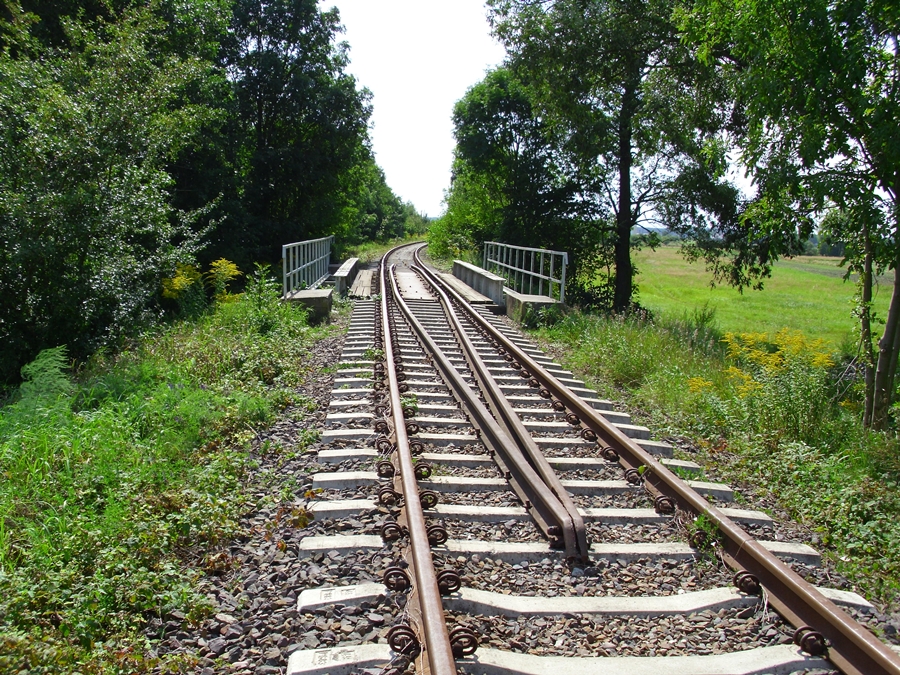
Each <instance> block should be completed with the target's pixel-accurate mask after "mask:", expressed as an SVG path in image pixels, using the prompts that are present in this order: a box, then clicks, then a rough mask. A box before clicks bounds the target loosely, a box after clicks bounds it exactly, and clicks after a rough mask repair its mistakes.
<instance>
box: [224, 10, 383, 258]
mask: <svg viewBox="0 0 900 675" xmlns="http://www.w3.org/2000/svg"><path fill="white" fill-rule="evenodd" d="M339 29H340V20H339V15H338V13H337V10H331V11H327V12H323V11H321V10H320V9H319V7H318V3H317V2H316V0H266V1H264V2H260V1H259V0H236V1H235V3H234V18H233V22H232V26H231V30H230V32H229V38H228V41H227V43H226V47H225V50H224V53H225V61H224V64H225V67H226V70H227V73H228V78H229V80H230V81H231V82H233V84H234V89H235V100H236V117H237V126H238V134H237V140H238V142H239V144H240V145H239V146H238V148H237V153H238V154H237V157H236V158H235V163H236V165H237V168H238V172H239V182H240V184H239V191H240V193H241V207H242V210H243V213H242V214H240V215H232V216H231V217H232V218H234V219H236V220H238V221H239V222H238V223H235V224H234V225H233V226H232V227H233V228H234V227H238V228H240V229H242V230H243V233H242V234H243V239H244V248H245V251H244V253H245V255H247V256H249V257H250V258H251V259H271V258H275V257H277V256H278V255H280V250H281V245H282V244H285V243H288V242H291V241H297V240H299V239H305V238H309V237H313V236H321V235H324V234H334V233H335V232H336V231H338V232H340V230H341V229H342V228H343V229H345V228H347V227H348V226H349V223H347V221H346V220H345V219H344V217H343V215H344V209H345V207H346V206H347V204H348V202H347V199H348V195H347V194H346V193H345V192H344V191H343V189H342V188H343V186H344V183H345V174H346V173H347V172H349V171H351V170H352V169H353V167H355V166H357V165H358V164H360V163H364V162H366V161H367V160H368V159H369V150H368V148H367V147H366V144H367V139H368V120H369V116H370V113H371V108H370V105H369V103H368V101H369V94H368V92H366V91H359V90H358V89H357V88H356V81H355V79H354V78H353V77H352V76H350V75H348V74H347V73H346V72H345V71H344V69H345V67H346V65H347V54H346V46H344V45H339V44H337V43H336V42H335V37H336V35H337V33H338V31H339ZM220 236H221V235H220Z"/></svg>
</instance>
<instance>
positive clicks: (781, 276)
mask: <svg viewBox="0 0 900 675" xmlns="http://www.w3.org/2000/svg"><path fill="white" fill-rule="evenodd" d="M634 257H635V263H636V265H637V268H638V277H637V285H638V288H639V296H638V301H639V302H640V304H641V305H642V306H644V307H646V308H647V309H649V310H651V311H653V312H662V313H665V314H667V315H670V316H679V315H682V314H690V313H692V312H694V311H695V310H698V309H702V308H704V307H708V308H709V309H711V310H714V311H715V323H716V325H717V326H718V328H720V329H721V330H722V331H724V332H765V333H769V334H774V333H776V332H777V331H778V330H780V329H782V328H791V329H796V330H800V331H802V332H803V333H804V334H806V335H807V336H808V337H810V338H822V339H823V340H825V341H826V342H828V343H829V344H830V345H831V347H832V348H834V349H839V348H844V349H852V348H853V345H854V337H853V336H854V332H853V331H854V327H855V320H854V318H853V316H852V314H851V312H852V308H853V296H854V293H855V292H856V286H855V285H854V284H853V282H852V281H844V279H843V274H844V270H843V268H841V267H839V266H838V263H839V261H840V259H839V258H826V257H807V256H802V257H797V258H792V259H790V260H781V261H779V262H778V263H777V264H776V265H775V268H774V269H773V271H772V277H771V278H770V279H766V280H765V284H764V289H763V290H762V291H754V290H745V291H744V292H743V294H741V293H739V292H738V291H737V290H736V289H734V288H731V287H727V286H717V287H716V288H710V280H711V279H712V274H711V273H710V272H707V271H706V269H705V266H704V265H703V263H702V262H697V263H693V264H691V263H689V262H687V261H686V260H685V259H684V257H683V256H682V255H681V253H680V252H679V247H678V246H675V245H670V246H662V247H660V248H658V249H657V250H656V251H650V250H643V251H639V252H638V253H636V254H635V256H634ZM889 281H890V280H889V279H882V280H881V283H880V284H879V286H877V287H876V292H875V310H876V312H877V315H878V316H881V317H884V316H885V314H886V313H887V306H888V302H889V300H890V287H889V286H888V285H887V284H888V283H889Z"/></svg>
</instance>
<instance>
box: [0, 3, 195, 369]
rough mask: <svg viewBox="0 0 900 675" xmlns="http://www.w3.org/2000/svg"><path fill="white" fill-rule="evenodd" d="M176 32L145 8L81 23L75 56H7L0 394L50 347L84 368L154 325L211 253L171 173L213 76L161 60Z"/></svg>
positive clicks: (2, 57) (72, 31) (1, 108)
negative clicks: (161, 44) (158, 307)
mask: <svg viewBox="0 0 900 675" xmlns="http://www.w3.org/2000/svg"><path fill="white" fill-rule="evenodd" d="M163 28H164V27H163V26H162V25H161V24H160V23H159V21H158V18H157V17H155V16H154V15H153V14H152V12H151V11H150V10H148V9H140V10H135V11H133V12H129V13H127V14H126V15H125V16H124V17H123V18H122V19H121V20H120V21H118V22H116V23H103V22H101V23H99V24H97V25H94V26H92V27H90V28H87V27H85V26H83V25H81V24H69V26H68V27H67V30H68V31H69V33H68V42H69V44H70V45H71V51H58V50H49V51H45V50H41V51H39V52H38V53H37V54H29V53H28V50H29V49H30V48H31V47H30V46H29V45H32V46H33V43H31V41H30V39H29V36H28V35H20V36H18V37H19V42H17V47H18V49H15V50H12V49H8V50H4V51H3V52H0V118H2V119H3V124H2V126H0V288H3V293H2V294H0V342H2V344H3V349H2V351H0V381H9V380H15V379H16V378H17V376H18V370H19V367H20V366H21V365H22V364H23V363H25V362H27V361H29V360H30V359H31V358H33V357H34V356H35V355H36V354H37V353H38V352H39V351H40V350H41V349H43V348H45V347H53V346H57V345H59V344H62V343H68V345H69V347H70V353H71V354H72V355H73V356H76V357H83V356H85V355H87V354H89V353H90V352H91V351H92V350H93V349H94V348H96V347H97V346H98V345H100V344H104V343H108V342H110V341H114V340H115V339H116V338H118V337H120V336H122V335H124V334H126V333H128V332H129V331H133V330H135V328H136V327H138V326H141V325H146V323H147V322H148V321H151V320H152V319H153V318H154V305H153V300H154V298H155V296H156V295H157V293H158V291H159V287H160V280H161V278H162V277H163V276H165V275H166V274H168V273H169V272H170V271H171V270H172V269H174V267H175V264H176V263H177V262H190V261H191V260H192V259H193V254H194V253H195V252H196V250H197V248H198V247H199V242H198V239H199V235H198V230H200V231H202V229H203V228H202V226H198V227H192V225H194V224H195V221H197V220H198V219H199V218H198V216H201V215H202V212H201V213H194V214H191V213H186V212H180V211H178V210H176V209H175V208H173V206H172V203H171V187H172V184H171V180H170V177H169V175H168V174H167V173H166V170H165V168H166V165H167V163H168V162H169V161H171V159H172V158H173V157H174V156H175V155H176V154H177V153H178V152H179V149H180V148H181V146H182V145H183V144H184V143H185V142H187V140H188V139H190V138H191V137H192V135H193V134H194V132H195V131H196V129H197V128H198V126H199V124H200V121H201V120H202V118H203V115H204V111H203V110H202V109H197V108H193V107H191V106H186V105H183V104H182V100H183V94H184V91H185V90H186V89H188V88H189V87H190V86H191V85H192V83H194V82H195V81H196V79H197V78H199V77H201V76H202V75H203V73H204V72H205V66H204V64H203V62H202V61H200V60H199V59H196V58H186V59H182V58H178V57H173V56H172V55H166V56H162V55H159V54H155V53H154V49H155V48H154V45H155V44H156V42H157V40H158V39H159V38H160V31H161V30H162V29H163ZM13 52H15V54H16V56H13V55H12V54H13ZM32 56H33V57H34V58H31V57H32Z"/></svg>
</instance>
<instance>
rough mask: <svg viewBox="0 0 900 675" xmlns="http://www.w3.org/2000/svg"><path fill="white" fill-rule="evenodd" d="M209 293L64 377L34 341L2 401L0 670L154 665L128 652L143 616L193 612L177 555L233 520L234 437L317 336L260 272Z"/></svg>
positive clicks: (262, 417) (207, 543)
mask: <svg viewBox="0 0 900 675" xmlns="http://www.w3.org/2000/svg"><path fill="white" fill-rule="evenodd" d="M221 297H223V298H225V300H226V301H224V302H222V303H220V304H219V305H218V306H217V307H216V308H215V309H214V310H212V311H210V312H208V313H206V314H204V315H203V316H201V317H200V318H199V319H197V320H195V321H188V322H182V323H179V324H177V325H173V326H170V327H168V328H165V329H162V330H160V331H159V332H157V333H156V334H153V335H148V336H147V337H145V338H144V339H142V340H141V341H140V342H138V343H137V344H135V345H134V346H133V347H132V348H131V349H129V350H126V351H124V352H122V353H120V354H117V355H114V356H111V355H102V354H101V355H99V356H97V357H96V358H95V359H94V360H93V361H92V362H91V363H89V364H87V366H85V367H84V368H83V369H82V370H81V372H80V373H78V375H77V377H74V378H73V377H72V376H71V374H70V373H68V372H67V370H66V366H67V363H66V359H65V354H64V351H63V350H61V349H57V350H48V351H45V352H42V353H41V355H40V356H39V357H38V359H37V360H36V361H35V362H34V363H33V364H31V365H30V366H28V367H27V368H26V370H25V372H24V373H23V374H24V376H25V377H26V381H25V383H24V384H23V385H22V387H21V388H20V390H19V392H18V395H17V396H16V397H15V398H14V401H13V402H11V403H10V404H8V405H6V406H5V407H3V408H0V476H2V480H0V672H19V671H26V672H29V673H39V672H48V673H49V672H55V673H59V672H63V673H65V672H119V671H122V672H124V670H127V671H128V672H133V671H136V670H148V669H151V668H154V667H159V668H162V667H163V666H164V664H159V663H156V662H155V661H154V660H153V659H150V660H145V661H144V662H143V665H141V666H140V667H137V666H135V665H134V664H135V663H137V662H138V661H140V660H141V659H140V658H138V656H139V655H140V654H143V653H144V652H143V650H142V647H141V646H140V641H139V640H137V638H136V637H135V636H136V635H137V632H138V631H139V630H140V628H141V627H142V626H143V625H144V624H145V622H146V621H147V619H148V617H151V616H165V615H167V614H169V613H171V612H173V611H175V610H178V611H179V612H181V613H183V614H185V615H187V616H188V619H189V620H191V619H193V618H198V617H199V616H202V614H203V613H204V612H205V611H207V605H208V603H207V601H206V600H205V598H203V597H200V596H198V595H196V593H195V592H194V591H193V590H192V588H193V584H192V582H193V580H194V578H195V576H196V574H197V573H198V569H191V568H190V567H189V566H187V565H186V561H187V560H195V561H202V560H203V559H204V555H207V556H210V555H212V554H213V553H214V552H215V550H216V547H217V546H218V545H219V544H220V543H221V542H223V541H225V540H227V538H228V537H229V536H231V535H232V534H234V532H235V531H236V528H237V521H238V517H239V515H240V514H241V512H242V510H243V509H244V508H245V502H246V500H247V496H246V493H245V491H244V490H243V489H242V483H243V482H244V481H245V480H246V477H247V472H248V470H250V469H252V465H251V464H250V463H249V461H248V457H247V454H246V451H245V449H244V448H245V447H246V443H247V441H249V440H250V439H251V438H252V437H253V436H254V434H255V433H256V432H257V430H258V429H260V428H261V427H262V426H264V425H265V424H267V423H268V422H270V421H271V420H272V419H273V418H274V415H275V414H276V413H277V411H278V410H279V409H281V408H283V407H284V406H286V405H288V404H290V403H292V402H293V403H298V402H300V399H299V397H298V396H297V394H296V393H295V388H296V386H297V385H298V384H299V383H300V382H302V381H303V379H304V378H305V377H306V375H307V373H306V366H305V365H304V356H305V355H306V354H307V352H308V348H309V345H310V343H311V341H312V340H313V339H314V337H315V336H316V335H317V332H315V331H313V330H311V329H310V328H309V327H308V326H307V323H306V319H305V314H304V313H303V312H301V311H298V310H296V309H294V308H293V307H291V306H289V305H286V304H282V303H280V302H279V300H278V291H277V289H276V287H275V284H274V282H272V281H270V280H269V279H268V278H267V277H266V276H265V275H264V274H262V273H257V275H255V276H254V278H253V279H251V281H250V283H249V284H248V288H247V292H246V293H244V295H243V296H240V297H238V298H235V297H234V296H230V297H227V296H224V295H223V296H221ZM323 330H327V329H324V328H323V329H317V331H319V332H321V331H323ZM141 658H143V657H141ZM135 659H137V660H135ZM123 669H124V670H123Z"/></svg>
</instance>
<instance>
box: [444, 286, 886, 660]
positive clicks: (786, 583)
mask: <svg viewBox="0 0 900 675" xmlns="http://www.w3.org/2000/svg"><path fill="white" fill-rule="evenodd" d="M445 290H446V291H447V292H448V293H449V294H450V295H451V296H455V297H456V298H457V299H458V300H459V302H460V304H461V305H462V306H463V307H464V308H465V309H466V312H467V313H468V314H469V316H470V318H471V319H472V321H473V322H475V323H476V324H477V325H479V326H481V327H482V328H484V329H485V330H486V331H487V332H488V333H489V334H490V335H492V336H493V337H494V339H496V340H497V341H498V342H499V343H500V344H501V345H503V348H504V349H506V350H507V351H508V352H509V353H510V354H512V355H514V357H515V358H516V360H517V361H518V362H519V363H520V364H522V365H523V366H524V367H526V368H527V369H528V370H529V371H530V372H531V374H532V375H533V376H534V378H535V379H536V380H538V382H539V383H540V384H541V385H542V386H543V387H544V388H545V389H547V390H548V391H549V392H550V394H551V395H552V396H554V397H555V398H556V399H557V400H559V401H561V402H562V403H563V404H564V405H565V406H566V408H567V409H568V410H570V411H572V412H573V413H575V414H576V415H577V416H578V417H579V419H580V420H581V422H582V423H583V424H584V425H585V426H586V427H587V428H589V429H591V430H592V431H593V432H594V433H595V434H596V435H597V441H598V443H601V444H603V443H605V446H603V451H607V448H612V450H613V451H614V452H615V453H616V455H617V456H618V459H619V460H620V462H621V464H622V465H623V466H624V467H625V468H626V469H637V470H640V469H641V467H643V472H642V474H641V476H642V478H643V480H644V482H645V485H647V486H649V487H651V488H652V489H651V490H650V491H651V492H653V493H658V494H660V495H662V496H664V497H667V498H671V499H673V500H675V501H676V502H677V504H678V505H679V506H680V507H681V508H683V509H685V510H687V511H690V512H692V513H694V514H697V515H705V516H706V517H707V518H708V519H709V520H710V521H712V522H713V523H715V525H716V527H717V528H718V530H719V532H720V533H721V534H722V536H723V546H724V549H725V551H724V552H725V555H724V556H723V557H724V559H725V561H726V562H727V563H728V564H730V565H731V566H732V567H733V568H735V569H737V570H738V571H739V572H741V571H746V572H749V573H750V574H751V575H753V576H754V577H755V579H752V580H751V583H750V585H749V586H746V585H744V586H742V587H741V590H745V589H748V590H749V591H752V590H754V589H753V585H754V583H753V582H757V583H758V584H759V585H761V586H762V588H763V589H764V590H765V591H766V595H767V600H768V602H769V604H771V605H772V606H773V607H774V608H775V609H776V610H777V611H778V612H779V614H781V615H782V616H783V617H784V619H785V620H787V621H788V622H789V623H791V624H792V625H793V626H794V627H795V628H796V629H797V632H796V634H795V641H797V642H798V643H799V644H800V646H801V647H803V648H804V649H805V650H806V651H809V652H811V653H814V654H822V653H824V654H825V655H826V656H827V658H828V659H829V660H830V661H831V662H832V663H833V664H834V665H835V666H837V667H838V668H839V669H840V670H841V671H842V672H844V673H845V674H846V675H900V656H898V655H897V654H895V653H894V652H893V651H891V649H890V648H888V647H887V645H885V644H884V643H883V642H881V641H880V640H879V639H878V638H876V637H875V636H874V635H872V633H871V632H869V630H868V629H867V628H866V627H865V626H863V625H862V624H860V623H859V622H858V621H856V620H855V619H853V618H852V617H851V616H849V615H848V614H847V613H846V612H844V611H843V610H841V609H840V608H839V607H838V606H837V605H835V604H834V603H833V602H831V601H830V600H829V599H828V598H826V597H825V596H823V595H822V594H821V593H820V592H819V591H818V590H817V589H816V588H815V587H814V586H813V585H812V584H810V583H809V582H807V581H806V580H805V579H803V578H802V577H800V576H799V575H798V574H797V573H796V572H794V571H793V570H792V569H790V567H788V566H787V565H786V564H784V563H783V562H781V560H779V559H778V558H777V557H776V556H775V555H773V554H772V553H771V552H770V551H768V550H767V549H766V548H765V547H763V546H762V545H761V544H759V542H757V541H756V540H755V539H754V538H753V537H751V536H750V535H749V534H748V533H747V532H745V531H744V529H743V528H742V527H740V526H739V525H738V524H737V523H735V522H734V521H733V520H731V519H730V518H728V517H727V516H726V515H725V514H724V513H722V512H721V511H720V510H719V509H718V508H716V507H715V506H713V505H712V504H710V503H709V502H708V501H707V500H706V499H705V498H703V497H702V496H701V495H700V494H698V493H697V492H696V491H695V490H694V489H693V488H691V487H690V486H689V485H687V484H686V483H684V482H683V481H682V480H681V479H679V478H678V477H677V476H676V475H675V474H674V473H672V472H671V471H669V469H667V468H666V467H665V466H664V465H663V464H662V463H661V462H660V461H659V460H657V459H656V458H655V457H653V456H652V455H651V454H650V453H648V452H647V451H646V450H644V449H643V448H641V447H640V446H639V445H638V444H637V443H635V442H634V441H633V440H632V439H630V438H629V437H628V436H626V435H625V434H624V433H622V432H621V431H620V430H619V429H617V428H616V427H615V426H613V425H612V424H611V423H610V422H608V421H607V420H606V419H604V418H603V417H602V416H601V415H600V414H599V413H598V412H597V411H596V410H594V408H592V407H591V406H589V405H588V404H587V403H586V402H585V401H584V400H583V399H582V398H581V397H579V396H578V395H577V394H575V393H574V392H572V391H571V390H570V389H569V388H568V387H567V386H566V385H565V384H563V383H562V382H560V381H559V380H558V379H557V378H556V377H555V376H553V375H552V374H551V373H549V372H548V371H547V370H546V369H545V368H544V367H543V366H541V365H540V364H539V363H538V362H537V361H535V360H534V359H533V358H531V357H530V356H529V355H528V354H527V353H526V352H525V351H524V350H523V349H521V348H520V347H519V346H518V345H516V344H515V343H514V342H512V340H510V339H509V338H507V337H506V336H505V335H503V334H502V333H501V332H500V331H498V330H497V329H496V328H495V327H494V326H493V325H491V323H490V322H489V321H487V320H486V319H485V318H484V317H483V316H481V315H480V314H479V313H478V312H476V311H475V310H474V309H473V308H472V307H471V306H470V305H469V303H467V302H466V301H465V300H464V299H463V298H462V297H461V296H460V295H459V294H458V293H456V291H455V290H454V289H452V288H450V287H449V286H445ZM736 580H737V577H736ZM755 590H756V591H757V592H758V590H759V589H758V588H756V589H755ZM817 633H818V634H819V635H817Z"/></svg>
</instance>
